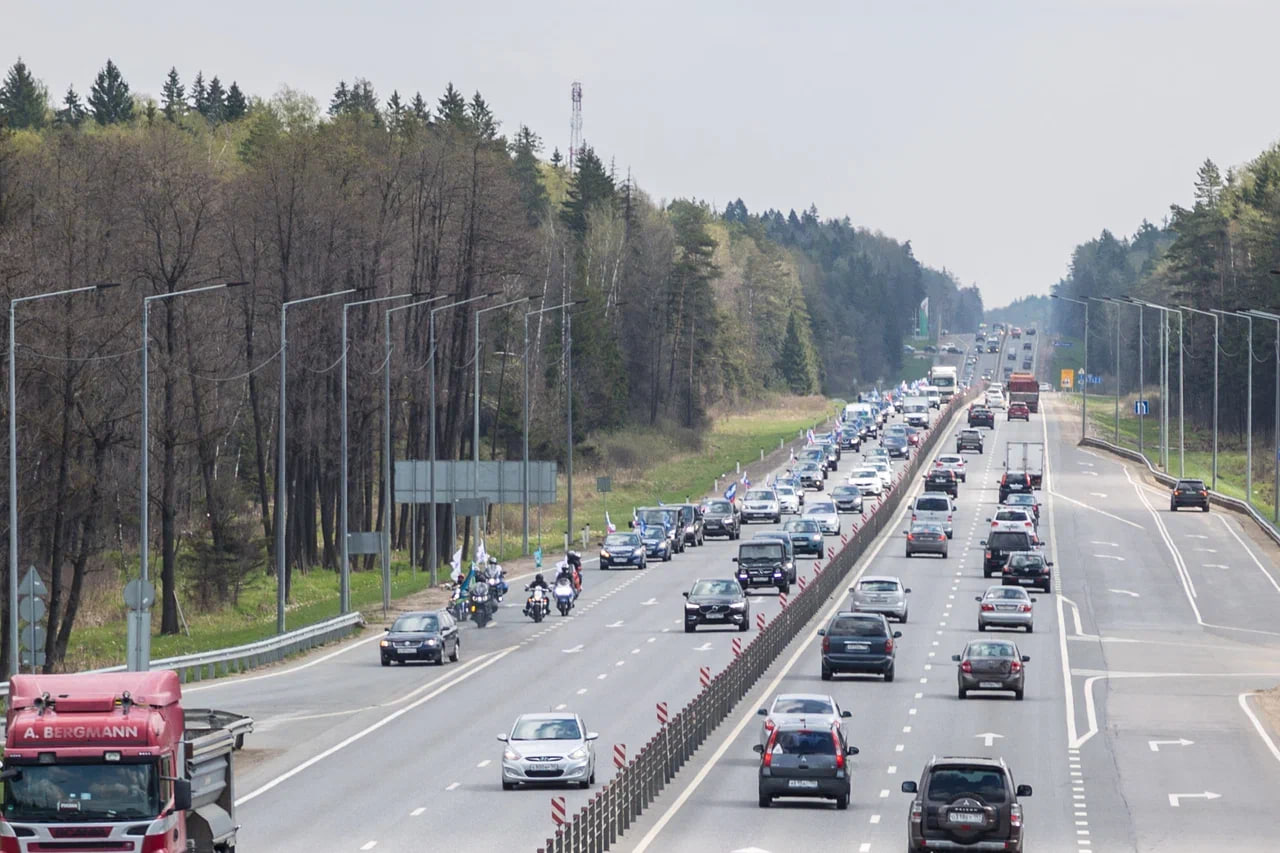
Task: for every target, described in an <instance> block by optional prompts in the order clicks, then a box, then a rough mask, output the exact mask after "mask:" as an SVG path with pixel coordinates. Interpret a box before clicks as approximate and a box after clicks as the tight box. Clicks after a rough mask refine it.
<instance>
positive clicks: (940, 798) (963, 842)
mask: <svg viewBox="0 0 1280 853" xmlns="http://www.w3.org/2000/svg"><path fill="white" fill-rule="evenodd" d="M902 792H903V793H904V794H914V795H915V798H914V799H913V800H912V801H911V810H910V811H909V812H908V813H907V850H909V851H920V850H1012V851H1014V852H1015V853H1021V851H1022V804H1021V803H1019V802H1018V798H1019V797H1029V796H1031V786H1030V785H1014V783H1013V773H1011V772H1010V771H1009V767H1008V765H1006V764H1005V763H1004V759H1002V758H959V757H954V756H940V757H934V758H931V759H930V760H929V763H928V764H926V765H925V768H924V773H922V774H921V775H920V782H919V783H918V784H917V783H916V782H903V783H902Z"/></svg>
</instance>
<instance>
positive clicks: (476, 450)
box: [471, 296, 533, 555]
mask: <svg viewBox="0 0 1280 853" xmlns="http://www.w3.org/2000/svg"><path fill="white" fill-rule="evenodd" d="M532 298H533V297H532V296H522V297H520V298H519V299H512V300H511V301H510V302H503V303H502V304H500V305H490V306H488V307H486V308H480V309H478V310H476V311H475V312H474V314H473V316H474V318H475V324H476V331H475V337H474V338H473V340H472V354H471V358H472V360H473V361H474V362H475V365H474V366H475V373H476V387H475V393H474V394H473V395H472V406H473V408H472V412H471V461H472V463H473V465H472V468H471V491H472V497H476V498H478V497H480V315H481V314H485V313H488V312H489V311H497V310H498V309H499V308H510V307H511V306H512V305H521V304H523V303H525V302H528V301H529V300H530V299H532ZM499 512H501V510H499ZM480 524H481V518H480V516H478V515H477V516H475V528H474V533H473V541H472V543H471V548H472V552H471V553H472V554H473V555H475V554H478V553H479V550H480Z"/></svg>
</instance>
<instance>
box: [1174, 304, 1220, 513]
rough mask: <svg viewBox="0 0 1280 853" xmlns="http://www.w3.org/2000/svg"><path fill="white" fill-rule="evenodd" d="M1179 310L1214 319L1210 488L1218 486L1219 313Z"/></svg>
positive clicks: (1181, 307)
mask: <svg viewBox="0 0 1280 853" xmlns="http://www.w3.org/2000/svg"><path fill="white" fill-rule="evenodd" d="M1178 310H1179V311H1190V312H1192V313H1193V314H1203V315H1204V316H1206V317H1209V318H1210V319H1212V320H1213V465H1212V467H1213V478H1212V479H1213V483H1212V485H1211V486H1210V488H1212V489H1214V490H1215V491H1216V490H1217V488H1218V315H1217V314H1215V313H1213V312H1212V311H1201V310H1200V309H1199V308H1188V307H1187V306H1185V305H1179V306H1178Z"/></svg>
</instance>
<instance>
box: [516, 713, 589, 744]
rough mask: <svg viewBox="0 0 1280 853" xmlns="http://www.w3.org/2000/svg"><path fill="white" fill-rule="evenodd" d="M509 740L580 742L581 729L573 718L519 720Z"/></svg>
mask: <svg viewBox="0 0 1280 853" xmlns="http://www.w3.org/2000/svg"><path fill="white" fill-rule="evenodd" d="M511 740H582V729H580V728H578V721H577V720H575V719H574V718H573V717H559V718H555V719H549V720H547V719H543V720H521V721H520V722H518V723H516V727H515V731H513V732H512V733H511Z"/></svg>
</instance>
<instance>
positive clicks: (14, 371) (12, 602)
mask: <svg viewBox="0 0 1280 853" xmlns="http://www.w3.org/2000/svg"><path fill="white" fill-rule="evenodd" d="M119 286H120V285H119V283H118V282H100V283H98V284H90V285H86V286H85V287H73V288H71V289H69V290H55V291H52V292H50V293H37V294H34V295H32V296H19V297H16V298H14V299H10V300H9V672H11V673H12V672H20V671H21V667H22V658H21V657H20V656H19V655H18V414H17V411H18V409H17V407H18V368H17V345H18V344H17V328H16V325H15V312H16V309H17V307H18V305H19V304H20V303H23V302H35V301H37V300H40V299H53V298H54V297H56V296H73V295H75V294H78V293H89V292H92V291H99V290H106V289H108V288H111V287H119ZM35 652H36V650H35V649H32V650H31V659H32V661H33V664H32V670H33V671H34V670H35V665H34V661H35V658H36V655H35Z"/></svg>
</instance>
